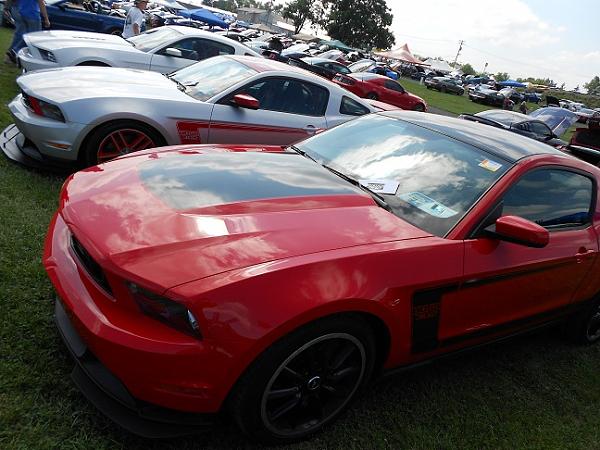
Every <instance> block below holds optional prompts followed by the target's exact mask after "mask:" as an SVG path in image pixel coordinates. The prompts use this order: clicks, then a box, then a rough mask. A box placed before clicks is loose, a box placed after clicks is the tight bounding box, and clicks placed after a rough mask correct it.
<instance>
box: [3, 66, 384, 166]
mask: <svg viewBox="0 0 600 450" xmlns="http://www.w3.org/2000/svg"><path fill="white" fill-rule="evenodd" d="M17 84H18V85H19V87H20V88H21V92H22V93H21V94H19V95H18V96H17V97H16V98H15V99H14V100H13V101H12V102H11V103H10V104H9V106H8V108H9V111H10V113H11V115H12V117H13V119H14V122H15V125H10V126H9V127H7V128H6V129H5V130H4V131H3V132H2V133H1V134H0V148H1V149H2V150H3V151H4V153H5V154H6V155H7V156H8V157H9V158H11V159H13V160H16V161H19V162H22V163H24V164H28V165H38V167H39V166H42V167H46V168H49V166H52V165H56V163H62V164H63V165H64V164H70V165H76V164H79V165H85V166H89V165H93V164H96V163H98V162H103V161H106V160H109V159H112V158H115V157H117V156H119V155H123V154H126V153H129V152H133V151H137V150H143V149H147V148H152V147H159V146H161V145H175V144H194V143H197V144H272V145H288V144H291V143H294V142H297V141H300V140H302V139H304V138H306V137H308V136H311V135H313V134H315V133H317V132H318V131H319V130H323V129H326V128H331V127H333V126H336V125H338V124H340V123H343V122H346V121H348V120H350V119H353V118H355V117H356V116H360V115H363V114H368V113H371V112H375V111H381V109H382V108H383V109H386V105H381V104H379V105H378V106H380V107H379V108H378V107H375V106H373V105H371V104H370V103H368V102H366V101H365V100H363V99H361V98H359V97H357V96H355V95H354V94H352V93H351V92H348V91H347V90H345V89H343V88H341V87H339V86H338V85H336V84H334V83H332V82H330V81H329V80H326V79H325V78H322V77H320V76H318V75H315V74H313V73H310V72H307V71H305V70H303V69H299V68H296V67H291V66H288V65H287V64H283V63H280V62H277V61H272V60H267V59H263V58H260V59H259V58H251V57H247V56H217V57H215V58H211V59H207V60H205V61H201V62H198V63H196V64H194V65H192V66H189V67H185V68H183V69H180V70H178V71H177V72H174V73H172V74H170V75H166V76H165V75H161V74H158V73H153V72H148V71H142V70H133V69H120V68H106V67H103V68H98V67H71V68H63V69H57V70H52V71H44V72H34V73H30V74H26V75H23V76H21V77H19V78H18V79H17ZM389 108H390V109H392V108H394V107H392V106H389ZM24 155H27V157H28V158H29V159H27V158H25V156H24ZM35 161H37V163H36V162H35ZM38 163H39V164H38Z"/></svg>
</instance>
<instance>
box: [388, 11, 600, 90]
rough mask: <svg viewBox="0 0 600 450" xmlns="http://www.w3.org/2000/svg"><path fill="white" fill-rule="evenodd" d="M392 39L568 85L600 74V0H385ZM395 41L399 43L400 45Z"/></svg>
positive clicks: (432, 53) (426, 53) (426, 52)
mask: <svg viewBox="0 0 600 450" xmlns="http://www.w3.org/2000/svg"><path fill="white" fill-rule="evenodd" d="M387 4H388V6H389V7H390V8H391V10H392V13H393V14H394V21H393V23H392V27H391V30H392V31H393V33H394V36H395V37H396V44H395V46H399V45H402V44H404V43H407V44H408V47H409V48H410V50H411V52H413V54H418V55H420V56H423V57H438V56H439V57H442V58H444V59H446V60H447V61H449V62H452V61H454V58H455V56H456V52H457V50H458V48H459V41H460V40H464V44H463V48H462V50H461V52H460V55H459V57H458V62H459V63H462V64H464V63H470V64H471V65H472V66H473V68H474V69H475V70H476V71H478V72H480V71H483V69H484V67H485V64H486V63H488V66H487V72H488V73H497V72H507V73H509V74H510V76H511V78H513V79H514V78H517V77H523V78H525V77H529V76H531V77H535V78H550V79H552V80H554V81H555V82H556V83H557V84H558V85H559V86H560V85H561V84H562V83H565V85H566V88H567V89H573V88H575V87H576V86H579V88H580V89H581V90H582V91H584V89H583V85H584V83H587V82H589V81H590V80H591V79H592V78H593V77H594V76H596V75H599V76H600V26H599V24H600V0H577V1H573V0H571V1H569V0H561V1H559V0H499V1H488V2H483V1H482V2H478V1H474V0H421V1H419V0H417V1H414V0H413V1H410V0H387ZM395 46H394V47H395Z"/></svg>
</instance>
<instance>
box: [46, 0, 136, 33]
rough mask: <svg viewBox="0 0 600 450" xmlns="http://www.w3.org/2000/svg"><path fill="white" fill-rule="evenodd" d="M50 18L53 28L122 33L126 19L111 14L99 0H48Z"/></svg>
mask: <svg viewBox="0 0 600 450" xmlns="http://www.w3.org/2000/svg"><path fill="white" fill-rule="evenodd" d="M46 9H47V10H48V18H49V19H50V24H51V27H52V28H53V29H57V30H78V31H93V32H96V33H109V34H121V32H122V31H123V25H124V24H125V19H123V18H122V17H119V16H111V15H109V13H110V12H111V10H110V9H107V8H106V7H104V6H102V4H101V3H100V2H98V1H95V0H92V1H86V2H83V3H75V2H71V1H69V0H46Z"/></svg>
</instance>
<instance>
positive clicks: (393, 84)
mask: <svg viewBox="0 0 600 450" xmlns="http://www.w3.org/2000/svg"><path fill="white" fill-rule="evenodd" d="M383 85H384V86H385V87H386V88H388V89H391V90H392V91H396V92H402V88H401V87H400V85H399V84H398V83H396V82H395V81H392V80H385V82H384V83H383Z"/></svg>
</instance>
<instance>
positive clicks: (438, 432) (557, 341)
mask: <svg viewBox="0 0 600 450" xmlns="http://www.w3.org/2000/svg"><path fill="white" fill-rule="evenodd" d="M10 36H11V31H10V30H7V29H0V50H1V51H2V52H4V50H5V49H6V47H7V45H8V41H9V39H10ZM16 75H17V71H16V70H15V69H14V68H11V67H9V66H6V65H1V66H0V97H1V101H2V105H5V104H6V103H7V102H8V101H9V100H10V99H12V97H13V96H14V95H15V93H16V85H15V83H14V78H15V76H16ZM409 89H410V88H409ZM433 94H434V93H432V95H433ZM441 95H443V94H441ZM8 123H10V118H9V115H8V114H7V112H6V107H5V106H0V127H1V128H4V127H5V126H6V125H7V124H8ZM62 181H63V180H62V179H61V178H59V177H54V176H47V175H43V174H40V173H36V172H32V171H29V170H26V169H24V168H22V167H19V166H16V165H13V164H11V163H9V162H8V161H7V160H6V159H5V158H4V157H3V156H0V448H2V449H88V448H89V449H128V450H129V449H159V448H160V449H162V448H164V449H200V448H207V449H238V448H255V447H253V446H252V445H251V444H248V443H247V442H246V441H245V439H244V438H243V437H242V436H240V435H239V433H238V432H237V430H236V429H235V428H234V427H233V426H232V425H231V424H229V423H228V422H227V421H226V420H225V421H223V423H222V424H220V425H217V426H216V427H215V428H214V430H213V431H211V432H210V433H207V434H202V435H198V436H194V437H189V438H183V439H176V440H171V441H148V440H144V439H140V438H137V437H135V436H132V435H130V434H128V433H127V432H125V431H123V430H121V429H120V428H118V427H117V426H115V425H113V424H112V423H111V422H110V421H109V420H108V419H106V418H104V417H103V416H102V415H101V414H100V413H98V412H97V411H96V410H95V409H94V408H93V407H92V406H90V405H89V404H88V403H87V401H86V400H85V399H84V398H83V397H82V395H81V394H80V393H79V392H78V391H77V389H76V388H75V387H74V385H73V383H72V382H71V380H70V378H69V373H70V370H71V367H72V362H71V361H70V358H69V356H68V354H67V351H66V349H65V348H64V346H63V344H62V342H61V340H60V338H59V336H58V333H57V331H56V329H55V327H54V324H53V318H52V311H53V298H54V294H53V289H52V286H51V284H50V282H49V281H48V279H47V278H46V275H45V272H44V270H43V267H42V264H41V254H42V246H43V239H44V236H45V232H46V228H47V225H48V223H49V221H50V218H51V215H52V214H53V212H54V210H55V208H56V206H57V195H58V191H59V188H60V185H61V183H62ZM289 448H292V449H400V448H403V449H404V448H406V449H586V450H589V449H600V345H597V346H595V347H587V348H584V347H575V346H572V345H569V344H566V343H565V342H563V340H561V338H560V337H559V335H558V333H557V332H556V331H555V330H548V331H545V332H542V333H538V334H535V335H532V336H529V337H522V338H519V339H517V340H513V341H511V342H509V343H505V344H502V345H497V346H492V347H488V348H486V349H483V350H479V351H477V352H474V353H470V354H468V355H465V356H461V357H460V358H457V359H453V360H451V361H445V362H438V363H435V364H433V365H430V366H426V367H423V368H420V369H418V370H415V371H412V372H408V373H405V374H402V375H398V376H394V377H393V378H389V379H386V380H384V381H382V382H379V383H377V384H376V385H374V386H373V387H371V388H370V389H368V390H367V391H366V393H365V394H364V395H363V396H362V397H361V398H360V399H359V400H358V401H357V402H356V403H355V404H354V406H353V407H352V408H351V409H350V410H349V411H348V412H347V413H346V414H345V415H344V416H343V417H342V418H341V420H339V421H338V422H336V423H335V424H334V425H332V426H330V427H328V428H327V429H326V430H325V432H324V433H322V434H320V435H319V436H318V437H316V438H314V439H313V440H311V441H308V442H304V443H301V444H297V445H294V446H290V447H289Z"/></svg>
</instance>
